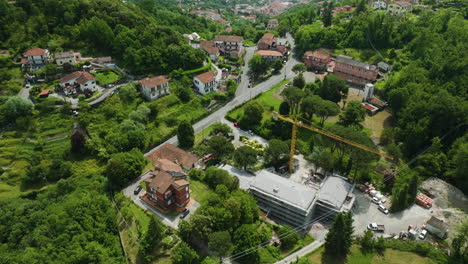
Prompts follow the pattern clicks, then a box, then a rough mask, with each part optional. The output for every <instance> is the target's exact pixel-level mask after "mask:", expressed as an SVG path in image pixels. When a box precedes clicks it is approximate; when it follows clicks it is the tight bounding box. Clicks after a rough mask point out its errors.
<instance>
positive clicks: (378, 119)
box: [361, 111, 393, 140]
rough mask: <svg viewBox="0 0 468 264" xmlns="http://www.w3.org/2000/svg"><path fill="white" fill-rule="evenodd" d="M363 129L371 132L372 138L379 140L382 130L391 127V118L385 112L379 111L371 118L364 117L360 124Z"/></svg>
mask: <svg viewBox="0 0 468 264" xmlns="http://www.w3.org/2000/svg"><path fill="white" fill-rule="evenodd" d="M361 124H362V125H363V126H364V127H365V128H368V129H370V130H372V136H371V137H372V138H373V139H376V140H379V139H380V135H382V131H383V129H384V128H388V127H392V126H393V117H392V115H391V114H390V113H389V112H387V111H380V112H378V113H377V114H375V115H373V116H369V115H367V116H366V119H365V120H364V121H363V122H362V123H361Z"/></svg>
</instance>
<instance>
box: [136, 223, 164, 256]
mask: <svg viewBox="0 0 468 264" xmlns="http://www.w3.org/2000/svg"><path fill="white" fill-rule="evenodd" d="M147 230H148V231H147V232H146V234H145V236H144V237H143V239H142V243H141V246H142V248H143V251H144V252H145V253H146V254H149V253H151V251H152V250H153V249H154V247H155V246H156V245H157V244H158V243H159V242H160V241H161V239H162V237H163V232H164V225H163V223H162V222H161V220H159V218H158V217H156V216H155V215H152V216H151V218H150V221H149V223H148V229H147Z"/></svg>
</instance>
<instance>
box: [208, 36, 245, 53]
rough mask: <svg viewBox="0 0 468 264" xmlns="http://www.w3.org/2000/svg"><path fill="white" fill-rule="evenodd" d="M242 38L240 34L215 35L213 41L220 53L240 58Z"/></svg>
mask: <svg viewBox="0 0 468 264" xmlns="http://www.w3.org/2000/svg"><path fill="white" fill-rule="evenodd" d="M243 40H244V38H243V37H240V36H231V35H216V36H215V39H214V42H215V45H216V47H218V48H219V50H220V53H221V54H222V55H225V56H231V57H233V58H240V57H241V56H242V53H243V48H242V41H243Z"/></svg>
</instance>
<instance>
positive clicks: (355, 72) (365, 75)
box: [333, 55, 378, 85]
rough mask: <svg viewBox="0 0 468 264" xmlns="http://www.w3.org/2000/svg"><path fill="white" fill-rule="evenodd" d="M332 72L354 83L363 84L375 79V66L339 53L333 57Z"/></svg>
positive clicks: (376, 73)
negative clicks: (333, 65)
mask: <svg viewBox="0 0 468 264" xmlns="http://www.w3.org/2000/svg"><path fill="white" fill-rule="evenodd" d="M334 61H335V67H334V70H333V71H334V73H335V75H336V76H338V77H339V78H341V79H343V80H345V81H347V82H350V83H354V84H359V85H365V84H366V83H371V82H374V81H375V80H376V79H377V75H378V72H377V67H376V66H375V65H370V64H367V63H363V62H359V61H355V60H353V59H352V58H351V57H349V56H344V55H340V56H338V57H336V58H335V60H334Z"/></svg>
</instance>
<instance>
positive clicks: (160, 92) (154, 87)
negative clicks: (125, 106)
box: [138, 75, 170, 101]
mask: <svg viewBox="0 0 468 264" xmlns="http://www.w3.org/2000/svg"><path fill="white" fill-rule="evenodd" d="M138 83H139V86H140V91H141V94H142V95H143V97H144V98H145V99H146V100H148V101H153V100H156V99H158V98H159V97H162V96H164V95H168V94H169V93H170V91H169V79H167V78H166V77H164V76H162V75H159V76H156V77H152V78H144V79H142V80H139V81H138Z"/></svg>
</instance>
